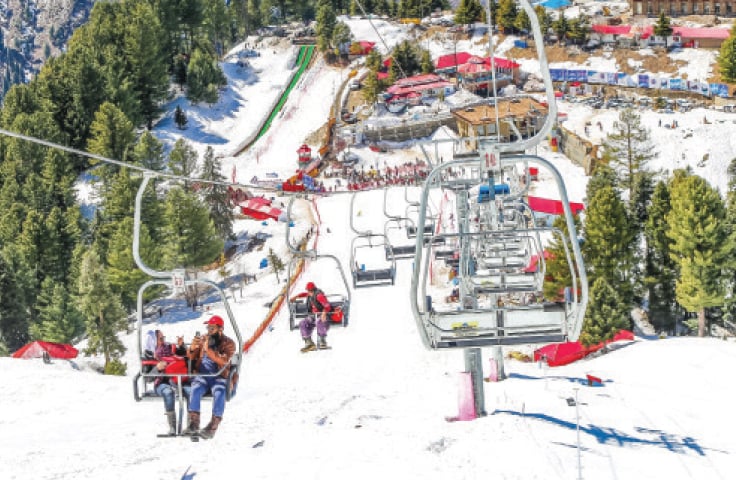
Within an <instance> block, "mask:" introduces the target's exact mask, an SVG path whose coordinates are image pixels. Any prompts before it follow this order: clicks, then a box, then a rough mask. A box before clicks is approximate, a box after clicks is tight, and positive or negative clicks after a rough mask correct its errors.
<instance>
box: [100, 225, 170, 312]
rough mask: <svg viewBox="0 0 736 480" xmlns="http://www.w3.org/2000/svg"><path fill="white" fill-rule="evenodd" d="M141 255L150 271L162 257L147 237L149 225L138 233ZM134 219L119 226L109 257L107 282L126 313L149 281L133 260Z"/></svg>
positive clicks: (110, 244) (113, 236)
mask: <svg viewBox="0 0 736 480" xmlns="http://www.w3.org/2000/svg"><path fill="white" fill-rule="evenodd" d="M139 241H140V243H139V253H140V255H141V260H143V262H144V263H145V264H146V265H148V266H149V267H151V266H152V265H151V262H153V261H155V259H156V258H157V257H158V256H159V255H160V251H159V249H157V248H155V246H154V245H153V242H152V241H151V237H150V235H149V234H148V228H147V227H146V225H141V227H140V233H139ZM132 243H133V218H132V217H127V218H123V219H121V220H120V221H118V222H116V230H115V233H114V234H113V235H112V237H111V238H110V243H109V246H108V253H107V265H108V266H107V279H108V281H109V282H110V289H111V290H112V292H113V294H115V295H116V296H118V297H119V298H120V301H121V303H122V306H123V308H125V310H126V311H127V312H132V311H133V310H134V309H135V306H136V302H137V299H138V289H139V288H140V286H141V285H143V283H144V282H145V281H146V280H148V279H149V277H148V275H147V274H146V273H145V272H143V271H142V270H141V269H140V268H138V265H137V264H136V263H135V260H134V259H133V248H132Z"/></svg>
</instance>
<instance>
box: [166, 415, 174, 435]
mask: <svg viewBox="0 0 736 480" xmlns="http://www.w3.org/2000/svg"><path fill="white" fill-rule="evenodd" d="M166 419H167V420H168V421H169V435H171V436H172V437H173V436H175V435H176V414H175V413H174V412H166Z"/></svg>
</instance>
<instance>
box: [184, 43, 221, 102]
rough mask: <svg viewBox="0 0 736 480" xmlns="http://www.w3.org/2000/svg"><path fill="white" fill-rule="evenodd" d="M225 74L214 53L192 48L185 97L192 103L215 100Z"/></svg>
mask: <svg viewBox="0 0 736 480" xmlns="http://www.w3.org/2000/svg"><path fill="white" fill-rule="evenodd" d="M225 83H226V80H225V74H224V73H222V69H221V68H220V66H219V65H218V64H217V57H216V56H215V55H214V53H211V52H208V51H206V50H202V49H200V48H196V49H194V52H192V58H191V59H190V60H189V66H188V68H187V98H188V99H189V100H191V101H192V102H193V103H197V102H201V101H205V102H207V103H209V104H214V103H216V102H217V91H218V90H217V89H218V88H219V87H220V86H222V85H225Z"/></svg>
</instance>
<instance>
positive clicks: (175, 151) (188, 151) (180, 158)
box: [168, 138, 199, 177]
mask: <svg viewBox="0 0 736 480" xmlns="http://www.w3.org/2000/svg"><path fill="white" fill-rule="evenodd" d="M197 160H199V157H198V155H197V151H196V150H195V149H194V147H192V146H191V145H190V144H189V143H188V142H187V141H186V140H184V139H183V138H180V139H179V140H177V141H176V143H175V144H174V148H172V149H171V153H169V162H168V167H169V170H171V173H173V174H174V175H180V176H182V177H191V176H192V175H193V174H194V169H195V168H197Z"/></svg>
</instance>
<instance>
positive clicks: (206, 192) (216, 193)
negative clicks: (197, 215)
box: [200, 146, 233, 240]
mask: <svg viewBox="0 0 736 480" xmlns="http://www.w3.org/2000/svg"><path fill="white" fill-rule="evenodd" d="M221 172H222V163H221V162H220V158H219V157H215V151H214V150H213V149H212V147H210V146H208V147H207V150H206V151H205V154H204V162H203V164H202V175H201V177H200V178H201V179H202V180H209V181H213V182H225V181H226V180H227V179H226V178H225V176H224V175H222V173H221ZM201 191H202V195H203V198H204V203H205V204H206V205H207V206H208V207H209V210H210V218H211V219H212V221H213V222H214V224H215V229H216V230H217V234H218V235H219V236H220V238H221V239H223V240H226V239H229V238H231V237H232V236H233V209H232V206H231V204H230V199H229V196H228V192H227V187H226V186H225V185H217V184H213V183H206V184H204V185H203V186H202V190H201Z"/></svg>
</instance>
